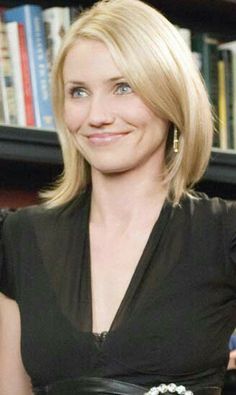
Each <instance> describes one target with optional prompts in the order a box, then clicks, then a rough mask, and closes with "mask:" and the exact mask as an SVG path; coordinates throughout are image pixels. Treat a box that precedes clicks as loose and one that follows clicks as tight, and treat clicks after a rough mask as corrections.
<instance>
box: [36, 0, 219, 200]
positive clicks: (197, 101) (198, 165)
mask: <svg viewBox="0 0 236 395" xmlns="http://www.w3.org/2000/svg"><path fill="white" fill-rule="evenodd" d="M81 38H82V39H92V40H99V41H101V42H103V43H104V44H105V45H106V46H107V48H108V49H109V51H110V53H111V55H112V57H113V60H114V62H115V63H116V65H117V67H118V68H119V70H120V71H121V73H122V74H123V75H124V77H125V78H127V81H128V82H129V83H130V85H131V86H132V88H133V89H134V91H135V92H136V93H137V94H138V95H139V96H140V97H141V98H142V100H143V101H144V102H145V103H146V105H147V106H148V107H149V108H150V109H151V110H152V111H153V112H154V113H155V114H156V115H157V116H159V117H161V118H163V119H166V120H168V121H169V122H170V128H169V134H168V139H167V144H166V152H165V169H166V170H165V174H164V175H163V182H166V183H168V184H167V185H168V188H169V199H170V200H172V201H173V202H174V203H175V204H176V203H178V202H179V200H180V198H181V197H182V196H183V195H184V194H186V193H188V192H189V191H190V190H191V188H192V186H193V185H194V184H195V183H196V182H197V181H198V180H199V179H200V178H201V177H202V175H203V173H204V171H205V169H206V166H207V164H208V161H209V157H210V151H211V146H212V136H213V119H212V118H213V117H212V110H211V105H210V103H209V99H208V95H207V92H206V88H205V86H204V82H203V80H202V77H201V76H200V73H199V71H198V69H197V66H196V65H195V63H194V60H193V57H192V54H191V52H190V50H189V48H188V47H187V45H186V44H185V42H184V40H183V39H182V37H181V35H180V34H179V32H178V31H177V29H176V28H175V27H174V26H173V25H172V24H171V23H170V22H169V21H168V20H167V19H166V18H165V17H164V16H163V15H162V14H161V13H160V12H158V11H157V10H155V9H154V8H152V7H151V6H149V5H147V4H145V3H143V2H142V1H140V0H108V1H107V0H101V1H98V2H97V3H95V4H94V5H93V6H92V7H91V8H90V9H88V10H85V11H84V12H82V13H81V14H80V16H79V18H78V19H77V20H76V21H75V22H74V23H73V24H72V26H71V28H70V30H69V31H68V33H67V34H66V36H65V38H64V41H63V44H62V47H61V49H60V52H59V54H58V57H57V59H56V62H55V64H54V67H53V76H52V95H53V106H54V113H55V117H56V125H57V130H58V133H59V139H60V143H61V148H62V154H63V161H64V170H63V173H62V174H61V176H60V177H59V178H58V180H57V182H56V183H55V184H54V185H53V186H52V188H51V189H49V190H47V191H44V192H42V193H41V197H42V198H43V199H44V200H45V201H46V207H55V206H57V205H60V204H63V203H66V202H67V201H69V200H71V199H72V198H73V197H75V196H76V195H78V194H80V193H81V192H82V191H83V190H84V189H85V188H86V187H87V186H88V185H89V184H90V183H91V171H90V165H89V164H88V162H87V161H86V160H85V159H84V158H83V156H82V155H81V153H80V152H79V151H78V148H77V147H76V145H75V143H74V139H73V136H72V135H71V133H70V131H69V130H68V129H67V127H66V125H65V121H64V118H63V113H64V82H63V67H64V62H65V58H66V56H67V54H68V52H69V51H70V49H71V48H72V47H73V46H74V45H75V44H76V43H77V42H78V39H81ZM174 128H176V129H177V131H178V134H179V152H178V153H176V152H174V151H173V145H172V142H173V130H174Z"/></svg>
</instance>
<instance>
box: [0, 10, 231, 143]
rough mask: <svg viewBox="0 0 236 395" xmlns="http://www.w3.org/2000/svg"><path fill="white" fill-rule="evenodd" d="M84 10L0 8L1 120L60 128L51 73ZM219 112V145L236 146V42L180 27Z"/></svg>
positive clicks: (22, 124)
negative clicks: (55, 115) (65, 38)
mask: <svg viewBox="0 0 236 395" xmlns="http://www.w3.org/2000/svg"><path fill="white" fill-rule="evenodd" d="M79 12H80V9H79V8H74V7H51V8H48V9H44V10H43V9H42V8H41V7H40V6H39V5H29V4H28V5H22V6H18V7H14V8H9V9H8V8H6V9H4V8H0V16H1V20H0V123H5V124H11V125H20V126H23V127H25V126H30V127H34V126H35V127H37V128H42V129H45V130H50V129H51V130H54V120H53V114H52V107H51V98H50V75H51V68H52V64H53V61H54V59H55V56H56V54H57V52H58V49H59V48H60V45H61V41H62V38H63V36H64V34H65V32H66V31H67V30H68V28H69V26H70V25H71V23H72V22H73V20H74V19H75V18H76V17H77V15H78V14H79ZM178 29H179V32H180V33H181V35H182V36H183V38H184V40H185V41H186V43H187V45H188V46H189V48H190V49H191V51H192V53H193V57H194V60H195V61H196V64H197V66H198V67H199V69H200V71H201V73H202V75H203V78H204V80H205V84H206V87H207V90H208V93H209V97H210V100H211V103H212V105H213V108H214V112H215V129H216V131H217V132H216V134H215V140H214V145H215V146H217V147H220V148H221V149H229V148H231V149H236V41H235V42H230V43H222V42H221V41H220V40H219V39H216V38H215V37H212V36H211V35H210V34H208V33H196V32H191V31H190V30H189V29H184V28H180V27H178Z"/></svg>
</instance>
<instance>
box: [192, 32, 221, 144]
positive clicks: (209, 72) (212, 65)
mask: <svg viewBox="0 0 236 395" xmlns="http://www.w3.org/2000/svg"><path fill="white" fill-rule="evenodd" d="M218 45H219V41H218V40H217V39H216V38H214V37H211V36H210V34H208V33H196V32H193V33H192V45H191V47H192V53H193V57H194V59H195V62H196V64H197V66H198V68H199V70H200V72H201V74H202V76H203V79H204V81H205V85H206V88H207V91H208V95H209V99H210V102H211V104H212V109H213V114H214V128H215V130H216V131H218V130H219V123H218V114H219V108H218V90H219V87H218V66H217V65H218ZM213 145H214V146H215V147H219V145H220V142H219V138H218V134H215V135H214V141H213Z"/></svg>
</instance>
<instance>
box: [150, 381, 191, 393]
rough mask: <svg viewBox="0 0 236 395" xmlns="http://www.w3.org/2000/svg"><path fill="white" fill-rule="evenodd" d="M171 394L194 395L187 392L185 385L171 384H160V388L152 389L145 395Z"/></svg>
mask: <svg viewBox="0 0 236 395" xmlns="http://www.w3.org/2000/svg"><path fill="white" fill-rule="evenodd" d="M166 392H170V393H171V394H174V393H177V394H179V395H194V393H193V392H192V391H189V390H186V388H185V387H184V386H183V385H176V384H174V383H171V384H160V385H158V387H152V388H150V390H149V391H148V392H145V394H144V395H160V394H165V393H166Z"/></svg>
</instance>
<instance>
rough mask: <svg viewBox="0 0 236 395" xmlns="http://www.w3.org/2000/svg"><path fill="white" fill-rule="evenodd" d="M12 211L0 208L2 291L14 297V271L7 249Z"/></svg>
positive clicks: (0, 273) (0, 290)
mask: <svg viewBox="0 0 236 395" xmlns="http://www.w3.org/2000/svg"><path fill="white" fill-rule="evenodd" d="M12 211H14V210H9V209H0V292H3V293H4V294H5V295H7V296H9V297H10V298H12V299H14V298H15V285H14V280H13V273H12V268H11V267H10V262H9V259H8V257H7V254H6V249H5V243H6V236H5V226H6V222H7V218H8V216H9V214H10V213H11V212H12Z"/></svg>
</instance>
